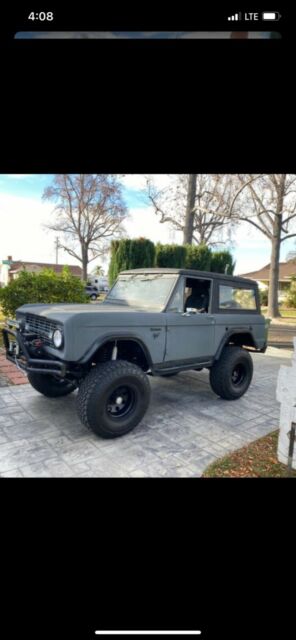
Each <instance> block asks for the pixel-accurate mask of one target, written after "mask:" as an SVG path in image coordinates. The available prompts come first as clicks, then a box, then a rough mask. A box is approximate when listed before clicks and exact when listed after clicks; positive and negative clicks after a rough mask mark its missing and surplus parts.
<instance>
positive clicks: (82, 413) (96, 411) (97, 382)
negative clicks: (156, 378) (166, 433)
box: [77, 360, 150, 438]
mask: <svg viewBox="0 0 296 640" xmlns="http://www.w3.org/2000/svg"><path fill="white" fill-rule="evenodd" d="M149 400H150V384H149V380H148V378H147V375H146V374H145V373H144V372H143V371H142V369H140V367H138V366H136V365H134V364H131V363H130V362H126V361H125V360H113V361H112V360H111V361H109V362H105V363H103V364H98V365H97V366H96V367H94V368H93V369H92V370H91V371H90V373H89V374H88V375H87V376H86V378H85V379H84V380H83V382H82V384H81V387H80V389H79V393H78V398H77V406H78V415H79V417H80V420H81V422H82V423H83V424H84V425H85V426H86V427H88V428H89V429H92V431H94V432H95V433H96V434H97V435H99V436H101V437H102V438H117V437H119V436H123V435H124V434H126V433H128V432H129V431H131V430H132V429H133V428H134V427H135V426H136V425H137V424H138V423H139V422H140V420H142V418H143V416H144V414H145V412H146V410H147V407H148V405H149Z"/></svg>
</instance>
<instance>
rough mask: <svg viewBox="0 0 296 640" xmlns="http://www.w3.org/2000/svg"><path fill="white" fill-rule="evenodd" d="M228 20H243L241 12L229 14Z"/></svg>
mask: <svg viewBox="0 0 296 640" xmlns="http://www.w3.org/2000/svg"><path fill="white" fill-rule="evenodd" d="M227 20H241V13H235V14H234V15H233V16H228V18H227Z"/></svg>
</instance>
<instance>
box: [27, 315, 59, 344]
mask: <svg viewBox="0 0 296 640" xmlns="http://www.w3.org/2000/svg"><path fill="white" fill-rule="evenodd" d="M26 325H27V327H28V329H29V331H32V332H33V333H36V335H37V336H38V337H40V338H42V340H43V342H44V344H47V345H52V334H53V332H54V330H55V329H56V328H57V326H58V325H57V323H56V322H54V321H53V320H48V319H47V318H43V317H42V316H34V315H33V314H31V313H28V314H27V315H26Z"/></svg>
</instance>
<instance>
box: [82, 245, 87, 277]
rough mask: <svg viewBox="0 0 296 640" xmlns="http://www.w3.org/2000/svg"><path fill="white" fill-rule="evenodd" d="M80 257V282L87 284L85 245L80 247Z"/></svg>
mask: <svg viewBox="0 0 296 640" xmlns="http://www.w3.org/2000/svg"><path fill="white" fill-rule="evenodd" d="M81 257H82V280H84V282H87V267H88V250H87V247H86V246H85V245H82V246H81Z"/></svg>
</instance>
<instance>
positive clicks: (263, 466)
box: [203, 431, 296, 478]
mask: <svg viewBox="0 0 296 640" xmlns="http://www.w3.org/2000/svg"><path fill="white" fill-rule="evenodd" d="M278 434H279V432H278V431H273V432H272V433H270V434H268V435H267V436H264V437H263V438H260V439H259V440H256V441H255V442H252V443H251V444H249V445H247V446H246V447H243V448H242V449H239V450H238V451H235V452H234V453H231V454H229V455H227V456H224V458H221V459H220V460H217V461H216V462H213V463H212V464H211V465H210V466H209V467H208V468H207V469H206V470H205V472H204V474H203V477H204V478H284V477H287V475H288V473H287V467H286V465H284V464H281V463H280V462H278V459H277V443H278ZM291 475H292V477H293V478H296V471H292V474H291Z"/></svg>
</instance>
